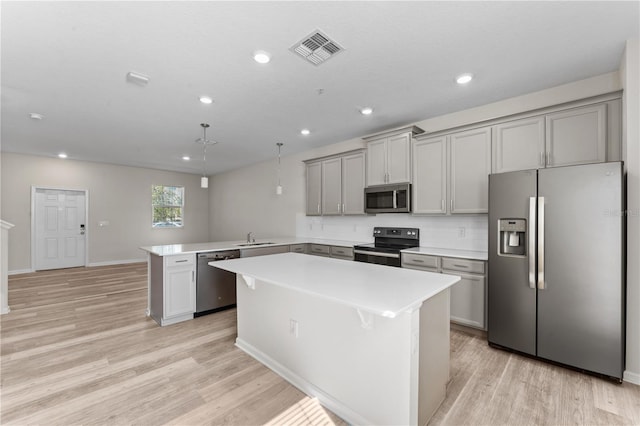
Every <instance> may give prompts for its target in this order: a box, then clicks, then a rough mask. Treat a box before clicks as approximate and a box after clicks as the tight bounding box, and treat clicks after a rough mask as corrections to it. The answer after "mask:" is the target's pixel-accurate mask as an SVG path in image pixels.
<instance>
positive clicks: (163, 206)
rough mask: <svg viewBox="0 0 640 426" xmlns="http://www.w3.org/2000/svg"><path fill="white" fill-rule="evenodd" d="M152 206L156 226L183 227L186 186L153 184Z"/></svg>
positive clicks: (153, 224)
mask: <svg viewBox="0 0 640 426" xmlns="http://www.w3.org/2000/svg"><path fill="white" fill-rule="evenodd" d="M151 206H152V209H153V222H152V226H153V227H154V228H181V227H182V226H184V224H183V221H182V220H183V219H182V218H183V213H184V187H183V186H164V185H153V186H152V187H151Z"/></svg>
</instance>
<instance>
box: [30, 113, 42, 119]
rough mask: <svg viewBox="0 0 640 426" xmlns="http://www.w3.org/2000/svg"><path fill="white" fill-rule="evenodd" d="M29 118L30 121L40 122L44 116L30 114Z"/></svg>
mask: <svg viewBox="0 0 640 426" xmlns="http://www.w3.org/2000/svg"><path fill="white" fill-rule="evenodd" d="M29 118H31V119H32V120H42V119H43V118H44V115H42V114H40V113H37V112H30V113H29Z"/></svg>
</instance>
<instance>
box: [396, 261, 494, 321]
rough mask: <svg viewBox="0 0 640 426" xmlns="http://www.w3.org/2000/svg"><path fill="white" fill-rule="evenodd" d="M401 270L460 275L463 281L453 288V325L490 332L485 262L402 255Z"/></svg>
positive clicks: (451, 308) (451, 307)
mask: <svg viewBox="0 0 640 426" xmlns="http://www.w3.org/2000/svg"><path fill="white" fill-rule="evenodd" d="M402 267H403V268H410V269H417V270H421V271H427V272H436V273H439V272H441V273H443V274H450V275H458V276H459V277H460V281H458V282H457V283H456V284H454V285H453V287H452V288H451V306H450V310H451V313H450V315H451V321H452V322H454V323H457V324H461V325H465V326H469V327H475V328H479V329H481V330H486V329H487V326H486V324H487V322H486V318H487V313H486V306H487V303H486V294H487V285H486V275H485V270H486V262H484V261H482V260H471V259H459V258H453V257H440V256H433V255H427V254H417V253H402Z"/></svg>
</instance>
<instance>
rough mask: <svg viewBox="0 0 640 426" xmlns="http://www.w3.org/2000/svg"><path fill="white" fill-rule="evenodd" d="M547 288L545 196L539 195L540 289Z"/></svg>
mask: <svg viewBox="0 0 640 426" xmlns="http://www.w3.org/2000/svg"><path fill="white" fill-rule="evenodd" d="M545 288H546V285H545V282H544V197H538V290H544V289H545Z"/></svg>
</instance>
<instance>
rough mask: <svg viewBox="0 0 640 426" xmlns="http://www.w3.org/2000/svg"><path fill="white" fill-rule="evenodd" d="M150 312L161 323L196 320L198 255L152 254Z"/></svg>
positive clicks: (150, 266) (150, 261) (150, 260)
mask: <svg viewBox="0 0 640 426" xmlns="http://www.w3.org/2000/svg"><path fill="white" fill-rule="evenodd" d="M149 263H150V265H149V268H148V270H149V314H150V316H151V318H153V319H154V320H155V321H156V322H157V323H158V324H160V325H169V324H175V323H177V322H181V321H186V320H190V319H193V313H194V312H195V311H196V255H195V254H193V253H192V254H179V255H173V256H164V257H163V256H156V255H150V256H149Z"/></svg>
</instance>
